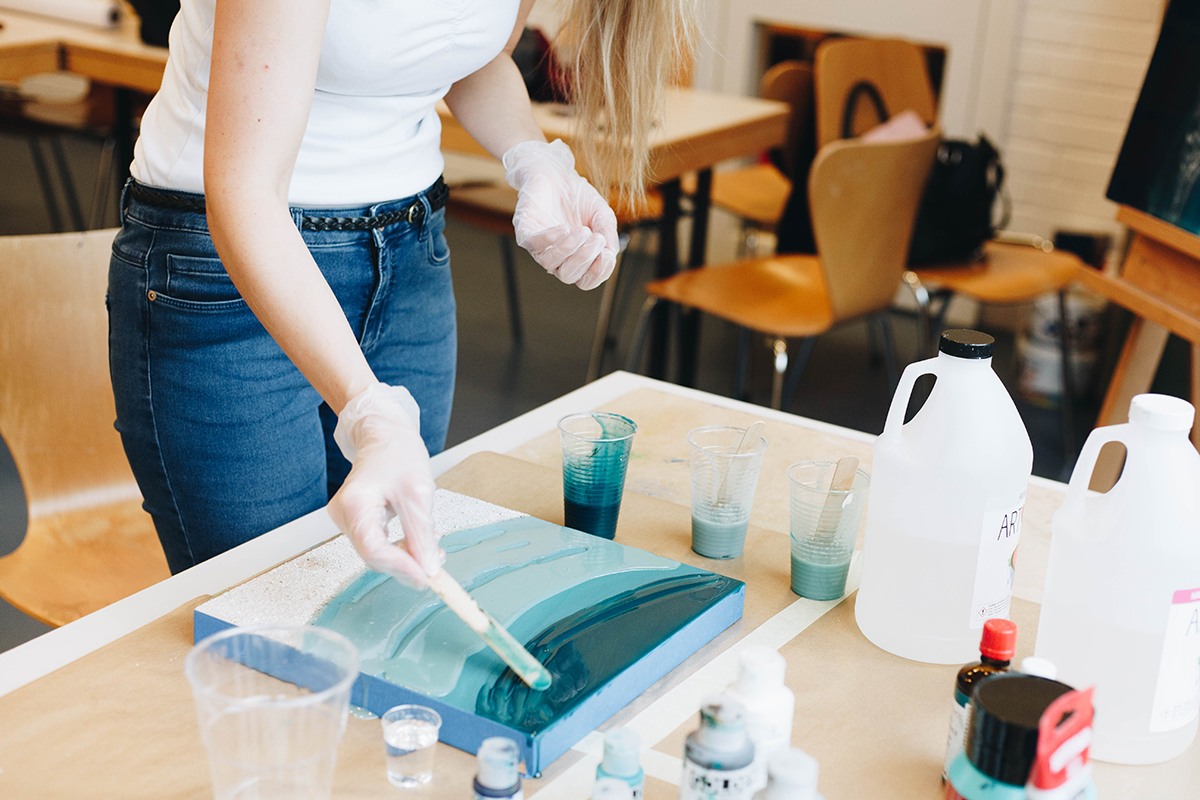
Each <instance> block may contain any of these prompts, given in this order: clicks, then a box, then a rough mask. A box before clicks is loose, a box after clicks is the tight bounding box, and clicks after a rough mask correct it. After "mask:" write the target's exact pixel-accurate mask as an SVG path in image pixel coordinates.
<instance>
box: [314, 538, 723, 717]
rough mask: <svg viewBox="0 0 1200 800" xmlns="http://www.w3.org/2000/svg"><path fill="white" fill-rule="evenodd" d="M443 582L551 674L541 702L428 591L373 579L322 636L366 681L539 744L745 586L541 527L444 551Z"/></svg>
mask: <svg viewBox="0 0 1200 800" xmlns="http://www.w3.org/2000/svg"><path fill="white" fill-rule="evenodd" d="M441 544H442V548H443V549H444V550H445V551H446V565H445V566H446V570H447V571H448V572H449V573H450V574H451V575H453V576H454V577H455V578H456V579H457V580H458V581H459V582H460V583H461V584H462V585H463V587H464V588H466V590H467V591H468V592H470V593H471V595H472V596H473V597H474V598H475V599H476V600H477V601H478V602H479V604H480V605H481V606H482V607H483V608H484V609H486V610H487V611H488V612H489V613H490V614H491V615H492V616H494V617H495V618H496V619H497V620H499V621H500V623H501V624H503V625H504V626H505V627H506V628H508V630H509V631H510V632H511V633H512V634H513V636H514V637H516V639H517V640H518V641H520V642H522V643H524V644H525V646H526V648H527V649H528V650H529V651H530V652H531V653H532V654H533V655H534V657H536V658H537V659H538V661H540V662H541V663H543V664H544V665H546V667H547V669H549V670H550V672H551V674H552V676H553V679H554V681H553V683H552V684H551V686H550V688H549V689H547V690H546V691H545V692H535V691H533V690H531V689H529V688H528V687H527V686H526V685H525V684H524V683H522V682H521V681H520V679H519V678H517V677H516V675H514V674H513V672H512V671H511V670H510V669H508V667H507V666H506V665H505V664H504V662H502V661H501V660H500V659H499V657H497V656H496V655H495V654H494V653H493V652H492V651H491V650H490V649H488V648H487V646H486V645H485V644H484V643H483V641H482V640H481V639H480V638H479V637H478V636H476V635H475V633H473V632H472V631H471V629H470V628H468V627H467V626H466V624H465V623H463V622H462V621H461V620H460V619H458V617H456V616H455V615H454V613H453V612H451V611H450V610H449V609H447V608H446V607H445V605H444V604H443V603H442V602H441V601H440V600H439V599H438V598H437V597H436V596H435V595H434V594H433V593H432V592H430V591H428V590H422V591H417V590H414V589H410V588H408V587H405V586H402V585H401V584H400V583H398V582H397V581H395V580H392V579H391V578H388V577H386V576H383V575H379V574H377V573H373V572H368V573H366V574H364V575H363V576H361V577H360V578H358V579H357V580H356V581H354V582H353V583H352V584H351V585H350V586H348V587H347V588H346V589H345V590H344V591H342V592H341V593H340V594H339V595H338V596H337V597H335V598H334V599H333V600H331V601H330V602H329V604H328V605H327V606H326V607H325V609H324V610H323V611H322V612H321V613H320V615H319V616H318V618H317V620H316V624H317V625H320V626H323V627H326V628H330V629H333V630H336V631H338V632H339V633H341V634H343V635H345V636H346V637H347V638H349V639H350V640H351V641H352V642H354V644H355V645H356V646H357V647H358V649H359V653H360V655H361V658H362V671H363V673H365V674H367V675H373V676H375V677H378V678H381V679H383V680H386V681H387V682H389V683H393V684H396V685H398V686H402V687H404V688H407V689H411V690H413V691H416V692H419V693H421V694H423V695H426V696H427V697H431V698H436V699H438V700H441V701H442V702H445V703H448V704H450V705H453V706H455V707H456V708H461V709H463V710H465V711H469V712H471V713H474V714H477V715H479V716H483V717H486V718H488V719H491V720H494V721H496V722H500V723H502V724H504V725H509V726H511V727H513V728H517V729H520V730H524V731H526V732H529V733H536V732H537V731H539V730H542V729H544V728H546V727H547V726H549V725H550V724H552V723H553V722H555V721H556V720H558V719H560V718H562V717H563V716H565V715H566V714H568V713H570V711H571V710H572V709H574V708H576V707H577V706H578V705H579V704H580V703H582V702H583V701H584V700H586V699H587V698H588V697H589V696H590V695H592V694H593V693H594V692H596V691H597V690H598V689H600V688H601V687H602V686H604V685H605V684H606V683H608V682H609V681H610V680H611V679H612V678H613V677H615V676H616V675H618V674H620V673H621V672H622V671H624V670H625V669H626V668H628V667H630V666H632V665H633V664H635V663H636V662H637V661H638V660H639V659H640V658H642V657H644V656H645V655H646V654H648V653H650V652H651V651H652V650H654V648H656V647H657V646H658V645H660V644H661V643H662V642H663V641H665V640H666V639H668V638H669V637H670V636H672V635H673V634H674V633H676V632H677V631H679V630H680V629H682V628H683V627H684V626H686V625H687V624H688V623H689V622H691V621H692V620H693V619H695V618H696V617H697V616H698V615H700V614H701V613H703V612H704V611H705V610H706V609H707V608H709V607H710V606H711V605H712V604H713V603H716V602H717V601H719V600H720V599H722V598H724V597H726V596H728V595H730V594H733V593H735V592H737V591H739V590H740V589H741V587H742V583H741V582H740V581H736V580H733V579H731V578H726V577H723V576H720V575H714V574H713V573H710V572H706V571H704V570H701V569H697V568H695V567H689V566H687V565H685V564H681V563H679V562H678V561H672V560H670V559H666V558H662V557H660V556H656V555H653V554H652V553H647V552H645V551H643V550H638V549H636V548H633V547H626V546H625V545H620V544H617V543H615V542H612V541H609V540H607V539H602V538H599V537H596V536H592V535H590V534H586V533H581V532H579V531H575V530H572V529H570V528H564V527H562V526H559V525H554V524H551V523H549V522H545V521H543V520H539V519H535V518H533V517H519V518H517V519H513V520H508V521H506V522H501V523H496V524H493V525H486V526H483V527H480V528H472V529H470V530H465V531H459V532H458V533H453V534H450V535H448V536H445V537H443V538H442V540H441Z"/></svg>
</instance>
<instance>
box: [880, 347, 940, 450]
mask: <svg viewBox="0 0 1200 800" xmlns="http://www.w3.org/2000/svg"><path fill="white" fill-rule="evenodd" d="M939 364H940V362H939V361H938V358H937V356H934V357H933V358H927V359H925V360H924V361H917V362H915V363H912V364H909V365H908V366H907V367H905V368H904V374H903V375H901V376H900V383H898V384H897V385H896V393H895V394H894V395H892V405H891V406H890V407H889V408H888V415H887V421H886V422H885V423H884V424H883V432H884V433H887V432H888V431H890V430H895V429H898V428H900V427H902V426H903V425H904V412H905V411H906V410H907V409H908V401H909V398H910V397H911V396H912V390H913V384H915V383H916V382H917V378H919V377H921V376H922V375H933V376H934V377H937V376H938V374H939V373H940V372H941V370H939V369H938V365H939Z"/></svg>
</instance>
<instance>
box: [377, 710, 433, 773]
mask: <svg viewBox="0 0 1200 800" xmlns="http://www.w3.org/2000/svg"><path fill="white" fill-rule="evenodd" d="M379 721H380V723H382V725H383V746H384V748H385V749H386V751H387V777H388V781H389V782H391V784H392V785H393V786H399V787H400V788H402V789H414V788H416V787H418V786H421V785H422V784H426V783H429V781H430V780H432V779H433V756H434V753H435V752H437V748H436V747H434V745H436V744H437V740H438V731H440V730H441V727H442V718H441V716H440V715H439V714H438V713H437V712H436V711H434V710H433V709H432V708H426V707H425V706H415V705H403V706H395V707H394V708H390V709H388V710H387V712H386V713H385V714H384V715H383V716H382V717H380V718H379Z"/></svg>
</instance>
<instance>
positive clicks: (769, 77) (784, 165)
mask: <svg viewBox="0 0 1200 800" xmlns="http://www.w3.org/2000/svg"><path fill="white" fill-rule="evenodd" d="M758 96H759V97H761V98H763V99H764V100H778V101H779V102H781V103H787V104H788V105H789V106H791V108H792V113H791V116H790V117H789V118H788V130H787V139H785V140H784V143H783V146H782V147H781V148H780V149H779V151H778V161H777V163H776V165H777V166H778V167H780V169H782V170H783V173H784V174H785V175H787V176H788V177H789V178H791V177H793V176H794V175H795V174H796V163H797V161H798V160H799V158H800V148H801V147H802V146H803V145H804V142H803V139H804V135H805V132H806V130H807V129H808V127H809V126H811V125H812V121H813V120H812V115H813V69H812V65H811V64H808V63H806V62H804V61H781V62H779V63H778V64H776V65H775V66H773V67H771V68H770V69H769V70H767V71H766V72H765V73H764V74H763V76H762V80H760V81H759V82H758ZM809 147H810V148H811V147H812V145H811V143H810V144H809ZM810 157H811V152H810ZM773 158H774V156H773Z"/></svg>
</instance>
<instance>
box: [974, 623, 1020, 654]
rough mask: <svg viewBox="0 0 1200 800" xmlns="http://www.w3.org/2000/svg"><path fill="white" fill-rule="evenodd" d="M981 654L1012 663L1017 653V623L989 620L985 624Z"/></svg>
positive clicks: (980, 647) (980, 648) (980, 644)
mask: <svg viewBox="0 0 1200 800" xmlns="http://www.w3.org/2000/svg"><path fill="white" fill-rule="evenodd" d="M979 652H980V653H982V654H983V655H984V656H987V657H988V658H992V659H995V660H996V661H1012V657H1013V654H1014V653H1016V652H1017V623H1015V622H1012V621H1011V620H1007V619H989V620H988V621H987V622H985V623H983V639H981V640H980V642H979Z"/></svg>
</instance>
